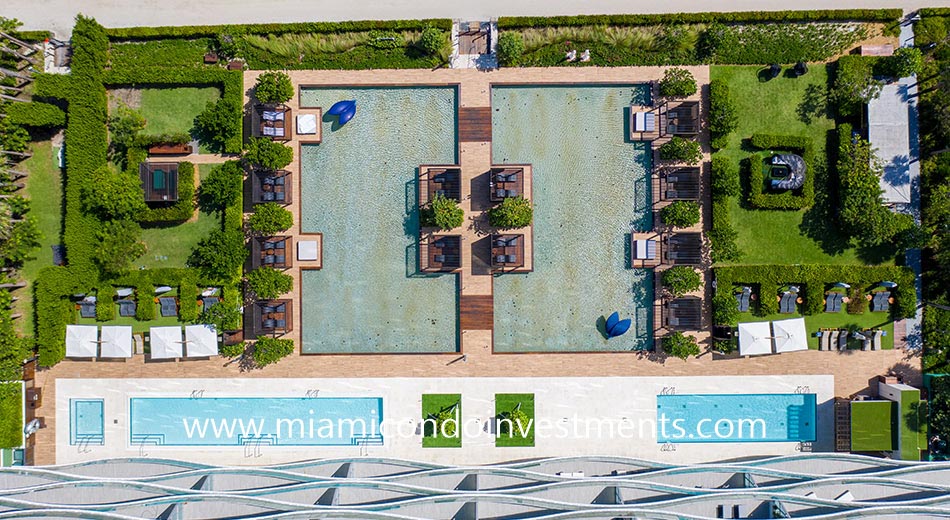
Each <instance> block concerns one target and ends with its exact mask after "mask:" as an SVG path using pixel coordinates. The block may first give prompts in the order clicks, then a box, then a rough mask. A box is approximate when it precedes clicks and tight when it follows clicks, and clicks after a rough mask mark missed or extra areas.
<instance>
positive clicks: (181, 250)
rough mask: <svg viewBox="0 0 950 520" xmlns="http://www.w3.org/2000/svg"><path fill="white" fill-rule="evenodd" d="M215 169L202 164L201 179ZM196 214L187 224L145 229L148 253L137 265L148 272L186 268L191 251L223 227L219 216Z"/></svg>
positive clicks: (200, 169)
mask: <svg viewBox="0 0 950 520" xmlns="http://www.w3.org/2000/svg"><path fill="white" fill-rule="evenodd" d="M212 167H213V165H210V164H202V165H200V166H199V167H198V177H199V178H200V179H204V178H205V176H206V175H208V172H210V171H211V168H212ZM195 215H196V216H195V217H192V219H191V220H189V221H188V222H185V223H184V224H178V225H175V226H167V227H151V228H146V229H143V230H142V241H143V242H145V245H146V247H147V248H148V250H147V251H146V252H145V254H144V255H142V257H141V258H139V259H138V260H136V261H135V266H136V267H140V266H144V267H145V268H146V269H156V268H161V267H185V262H186V261H187V260H188V256H189V255H190V254H191V250H192V249H194V247H195V246H196V245H197V244H198V242H199V241H200V240H201V239H203V238H205V237H206V236H208V234H210V233H211V231H213V230H214V229H215V228H216V227H220V226H221V214H220V213H215V214H211V213H205V212H203V211H200V210H196V211H195Z"/></svg>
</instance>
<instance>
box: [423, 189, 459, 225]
mask: <svg viewBox="0 0 950 520" xmlns="http://www.w3.org/2000/svg"><path fill="white" fill-rule="evenodd" d="M464 221H465V212H464V211H462V208H460V207H459V203H458V201H456V200H454V199H450V198H448V197H445V196H443V195H439V194H436V196H435V197H434V198H433V199H432V202H431V203H430V204H429V207H427V208H423V209H422V210H421V211H420V212H419V222H420V224H422V226H425V227H432V226H434V227H437V228H439V229H442V230H449V229H455V228H457V227H459V226H461V225H462V222H464Z"/></svg>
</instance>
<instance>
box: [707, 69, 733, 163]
mask: <svg viewBox="0 0 950 520" xmlns="http://www.w3.org/2000/svg"><path fill="white" fill-rule="evenodd" d="M738 126H739V113H738V109H737V108H736V102H735V100H734V99H733V98H732V95H731V94H730V93H729V84H728V83H726V82H725V81H724V80H722V79H718V78H717V79H714V80H712V81H711V82H710V83H709V133H710V135H711V137H712V141H711V144H712V147H713V148H724V147H725V146H726V144H727V141H728V140H727V137H728V136H729V134H731V133H732V132H734V131H735V129H736V128H738Z"/></svg>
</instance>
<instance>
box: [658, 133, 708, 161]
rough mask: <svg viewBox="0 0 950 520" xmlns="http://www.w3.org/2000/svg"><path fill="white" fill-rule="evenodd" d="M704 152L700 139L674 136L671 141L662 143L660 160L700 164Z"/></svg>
mask: <svg viewBox="0 0 950 520" xmlns="http://www.w3.org/2000/svg"><path fill="white" fill-rule="evenodd" d="M702 158H703V152H702V150H701V149H700V147H699V142H698V141H693V140H692V139H684V138H682V137H679V136H673V137H672V138H671V139H670V140H669V141H667V142H665V143H663V144H661V145H660V160H662V161H675V162H682V163H686V164H699V161H701V160H702Z"/></svg>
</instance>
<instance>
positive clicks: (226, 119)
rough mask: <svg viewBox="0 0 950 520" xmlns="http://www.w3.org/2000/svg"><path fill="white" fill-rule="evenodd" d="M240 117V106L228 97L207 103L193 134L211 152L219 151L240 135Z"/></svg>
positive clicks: (196, 120)
mask: <svg viewBox="0 0 950 520" xmlns="http://www.w3.org/2000/svg"><path fill="white" fill-rule="evenodd" d="M240 117H241V105H240V104H238V102H237V101H234V100H232V99H231V98H230V97H223V98H221V99H219V100H217V101H213V102H212V101H209V102H208V104H207V105H205V109H204V111H203V112H201V113H200V114H198V115H197V116H196V117H195V132H196V134H197V137H198V139H199V140H200V141H201V142H202V143H205V144H206V145H208V146H209V147H210V148H211V149H212V150H213V151H221V150H223V149H224V145H225V143H226V142H227V141H228V140H229V139H233V138H235V137H237V136H238V135H239V134H240V132H241V125H240V122H239V121H240ZM288 162H289V161H288Z"/></svg>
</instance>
